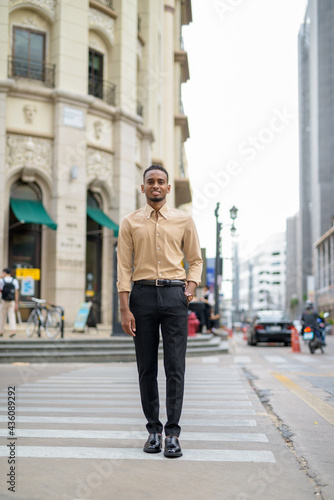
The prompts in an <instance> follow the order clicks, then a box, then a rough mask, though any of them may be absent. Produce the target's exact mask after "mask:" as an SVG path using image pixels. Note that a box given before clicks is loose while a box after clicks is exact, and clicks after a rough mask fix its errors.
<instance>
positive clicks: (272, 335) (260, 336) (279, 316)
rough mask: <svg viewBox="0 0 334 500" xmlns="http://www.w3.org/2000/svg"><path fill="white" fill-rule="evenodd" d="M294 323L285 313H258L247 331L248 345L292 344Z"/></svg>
mask: <svg viewBox="0 0 334 500" xmlns="http://www.w3.org/2000/svg"><path fill="white" fill-rule="evenodd" d="M293 328H294V325H293V323H292V321H291V320H290V319H289V318H288V317H287V316H286V315H285V314H284V312H283V311H258V312H257V313H256V316H255V317H254V319H253V321H252V322H251V323H250V325H249V327H248V329H247V343H248V345H256V344H257V343H258V342H283V343H284V345H290V344H291V331H292V329H293Z"/></svg>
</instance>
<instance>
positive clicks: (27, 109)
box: [22, 104, 37, 123]
mask: <svg viewBox="0 0 334 500" xmlns="http://www.w3.org/2000/svg"><path fill="white" fill-rule="evenodd" d="M22 110H23V113H24V118H25V121H26V123H33V121H34V117H35V114H36V113H37V106H36V105H35V104H26V105H25V106H23V108H22Z"/></svg>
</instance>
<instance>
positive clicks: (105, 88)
mask: <svg viewBox="0 0 334 500" xmlns="http://www.w3.org/2000/svg"><path fill="white" fill-rule="evenodd" d="M115 91H116V85H115V84H114V83H111V82H107V81H106V80H102V79H101V78H97V77H94V76H90V77H89V78H88V94H89V95H93V96H95V97H98V98H99V99H102V100H103V101H105V102H106V103H107V104H110V105H111V106H114V105H115Z"/></svg>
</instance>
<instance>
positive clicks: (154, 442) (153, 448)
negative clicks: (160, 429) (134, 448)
mask: <svg viewBox="0 0 334 500" xmlns="http://www.w3.org/2000/svg"><path fill="white" fill-rule="evenodd" d="M161 448H162V437H161V434H158V433H157V432H154V433H153V434H150V435H149V436H148V440H147V441H146V443H145V444H144V451H145V452H146V453H160V451H161Z"/></svg>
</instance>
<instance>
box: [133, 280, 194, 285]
mask: <svg viewBox="0 0 334 500" xmlns="http://www.w3.org/2000/svg"><path fill="white" fill-rule="evenodd" d="M133 284H134V285H148V286H185V285H186V284H185V282H184V281H181V280H139V281H134V282H133Z"/></svg>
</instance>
